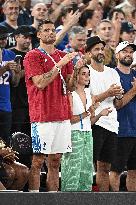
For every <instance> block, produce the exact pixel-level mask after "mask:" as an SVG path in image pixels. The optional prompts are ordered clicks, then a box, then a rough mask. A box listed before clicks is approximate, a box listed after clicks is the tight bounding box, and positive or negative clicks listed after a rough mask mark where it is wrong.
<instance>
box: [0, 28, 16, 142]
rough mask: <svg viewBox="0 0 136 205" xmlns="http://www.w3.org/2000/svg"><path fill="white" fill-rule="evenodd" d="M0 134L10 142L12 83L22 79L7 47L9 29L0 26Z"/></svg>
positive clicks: (14, 83)
mask: <svg viewBox="0 0 136 205" xmlns="http://www.w3.org/2000/svg"><path fill="white" fill-rule="evenodd" d="M0 31H1V32H0V136H1V137H2V138H3V140H4V141H5V142H6V144H7V145H9V144H10V129H11V120H12V117H11V113H12V109H11V102H10V84H11V83H12V84H13V85H14V86H16V85H17V84H18V82H19V80H20V66H19V64H17V63H16V62H14V59H15V54H14V53H13V52H12V51H11V50H7V49H5V47H6V44H7V36H8V30H7V28H6V27H5V26H0Z"/></svg>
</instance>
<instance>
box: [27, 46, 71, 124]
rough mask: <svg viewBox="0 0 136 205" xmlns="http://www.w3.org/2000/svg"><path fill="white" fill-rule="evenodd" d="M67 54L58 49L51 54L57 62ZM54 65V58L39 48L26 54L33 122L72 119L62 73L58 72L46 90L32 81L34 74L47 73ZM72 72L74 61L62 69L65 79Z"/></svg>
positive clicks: (30, 108) (29, 100) (30, 110)
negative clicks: (64, 91)
mask: <svg viewBox="0 0 136 205" xmlns="http://www.w3.org/2000/svg"><path fill="white" fill-rule="evenodd" d="M65 54H66V53H64V52H61V51H59V50H57V49H56V50H55V52H54V53H53V54H52V55H51V56H52V58H53V59H54V60H55V62H58V61H60V59H61V57H63V56H64V55H65ZM53 67H54V63H53V61H52V59H51V58H50V57H49V56H47V55H46V54H44V53H42V52H41V51H39V49H33V50H31V51H30V52H28V53H27V54H26V56H25V59H24V68H25V79H26V87H27V93H28V102H29V114H30V120H31V122H53V121H63V120H67V119H70V113H71V111H70V104H69V100H68V96H67V95H63V94H62V80H61V78H60V75H59V74H58V75H57V76H56V78H55V79H54V80H53V82H52V83H50V84H49V85H48V86H47V87H45V88H44V90H40V89H38V88H37V87H36V86H35V85H34V83H33V81H32V77H33V76H36V75H41V74H43V73H46V72H48V71H50V70H51V69H52V68H53ZM72 72H73V64H72V62H69V63H68V64H67V65H65V66H63V68H62V69H61V73H62V75H63V77H64V79H66V76H67V75H68V74H72Z"/></svg>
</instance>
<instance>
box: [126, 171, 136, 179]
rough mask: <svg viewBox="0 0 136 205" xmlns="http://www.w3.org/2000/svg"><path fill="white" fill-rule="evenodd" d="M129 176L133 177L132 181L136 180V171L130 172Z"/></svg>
mask: <svg viewBox="0 0 136 205" xmlns="http://www.w3.org/2000/svg"><path fill="white" fill-rule="evenodd" d="M127 176H128V177H131V179H134V178H136V170H128V173H127Z"/></svg>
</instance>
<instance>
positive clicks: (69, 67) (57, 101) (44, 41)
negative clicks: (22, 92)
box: [24, 20, 77, 191]
mask: <svg viewBox="0 0 136 205" xmlns="http://www.w3.org/2000/svg"><path fill="white" fill-rule="evenodd" d="M37 35H38V38H39V39H40V47H39V48H38V49H34V50H32V51H29V52H28V53H27V55H26V56H25V59H24V67H25V78H26V86H27V93H28V102H29V115H30V120H31V132H32V133H31V135H32V147H33V160H32V166H31V170H30V177H29V185H30V186H29V190H30V191H38V190H39V186H40V170H41V167H42V164H43V163H44V160H45V155H46V154H48V162H47V166H48V174H47V187H48V190H49V191H57V190H58V188H59V165H60V158H61V153H65V152H71V124H70V113H71V112H70V105H69V100H68V95H67V89H69V88H70V87H71V85H72V83H73V81H72V73H73V64H72V62H71V60H72V59H73V58H74V57H75V56H76V54H77V53H75V52H74V53H69V54H65V53H63V52H60V51H59V50H57V49H55V47H54V43H55V40H56V33H55V26H54V24H53V23H52V22H51V21H49V20H45V21H43V22H41V24H40V25H39V27H38V33H37ZM66 84H67V89H66Z"/></svg>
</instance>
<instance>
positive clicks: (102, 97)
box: [94, 91, 109, 102]
mask: <svg viewBox="0 0 136 205" xmlns="http://www.w3.org/2000/svg"><path fill="white" fill-rule="evenodd" d="M108 97H109V94H108V91H105V92H103V93H101V94H99V95H94V99H95V102H102V101H104V100H105V99H106V98H108Z"/></svg>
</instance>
